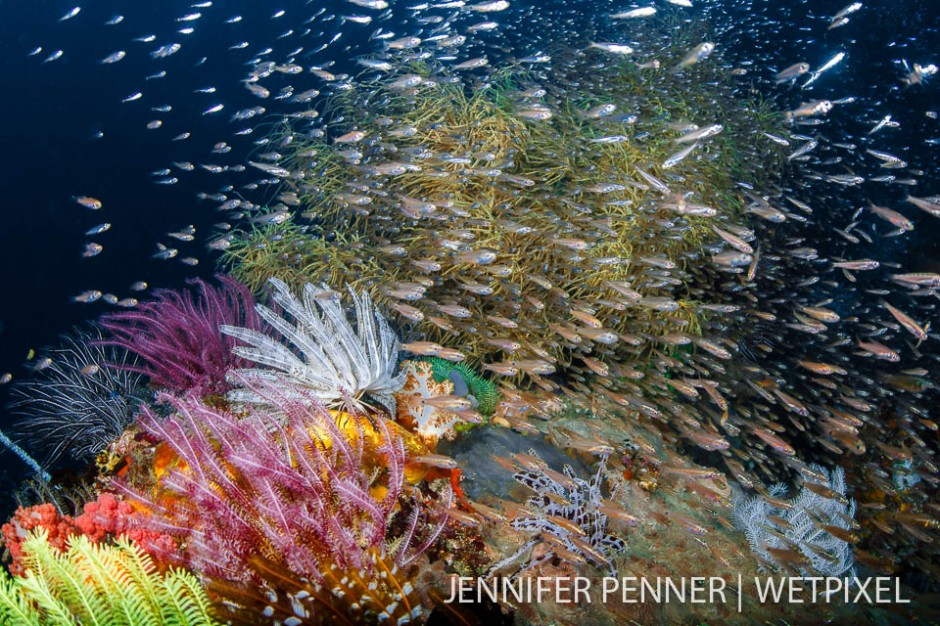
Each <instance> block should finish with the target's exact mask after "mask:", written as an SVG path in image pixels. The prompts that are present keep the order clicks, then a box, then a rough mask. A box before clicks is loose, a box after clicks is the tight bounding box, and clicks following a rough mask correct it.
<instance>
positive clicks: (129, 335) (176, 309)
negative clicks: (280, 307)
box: [101, 275, 261, 395]
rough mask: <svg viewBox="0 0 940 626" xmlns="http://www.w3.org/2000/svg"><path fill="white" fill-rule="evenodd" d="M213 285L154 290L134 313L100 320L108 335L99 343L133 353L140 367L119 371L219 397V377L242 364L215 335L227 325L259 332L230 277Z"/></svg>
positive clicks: (222, 386)
mask: <svg viewBox="0 0 940 626" xmlns="http://www.w3.org/2000/svg"><path fill="white" fill-rule="evenodd" d="M217 280H218V281H219V286H218V287H216V286H212V285H210V284H208V283H206V282H204V281H202V280H199V279H195V280H193V281H191V284H192V285H194V286H195V287H196V289H195V290H185V291H172V290H160V291H157V292H156V294H155V295H156V298H155V299H154V300H151V301H149V302H142V303H140V304H139V305H138V306H137V309H136V310H134V311H126V312H122V313H113V314H111V315H106V316H104V317H103V318H102V320H101V325H102V326H103V327H104V328H105V329H106V330H108V331H109V332H110V334H111V336H110V337H108V338H106V339H104V340H103V341H102V343H103V344H105V345H113V346H119V347H121V348H124V349H125V350H127V351H128V352H130V353H132V354H136V355H138V356H139V357H140V359H141V360H142V361H143V365H137V364H128V363H124V364H121V365H120V367H121V368H122V369H125V370H128V371H132V372H138V373H141V374H145V375H146V376H148V377H149V378H150V380H151V381H152V382H153V383H154V384H155V385H157V386H160V387H164V388H166V389H169V390H171V391H174V392H184V391H189V390H194V391H195V392H196V393H199V394H202V395H205V394H211V393H215V394H219V393H224V392H225V391H227V390H228V386H227V384H226V382H225V374H226V373H227V372H228V371H229V370H230V369H232V368H235V367H245V366H246V365H247V362H246V361H244V360H242V359H240V358H238V357H237V356H235V355H233V354H232V347H233V346H234V344H235V341H234V340H233V339H231V338H229V337H227V336H225V335H223V334H222V333H221V332H220V331H219V327H220V326H222V325H224V324H228V325H234V326H239V327H242V328H247V329H250V330H255V331H257V330H259V329H260V328H261V320H260V319H259V317H258V315H257V313H256V312H255V310H254V298H253V297H252V295H251V292H250V291H249V290H248V289H247V288H246V287H245V286H244V285H242V284H241V283H239V282H238V281H236V280H235V279H233V278H231V277H229V276H224V275H219V276H217Z"/></svg>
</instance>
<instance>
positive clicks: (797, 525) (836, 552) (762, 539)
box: [734, 465, 858, 576]
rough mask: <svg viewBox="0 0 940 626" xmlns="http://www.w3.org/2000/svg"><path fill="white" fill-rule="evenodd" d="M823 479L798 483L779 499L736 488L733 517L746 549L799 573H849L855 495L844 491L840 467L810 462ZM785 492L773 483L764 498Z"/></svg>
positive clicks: (771, 563) (773, 566) (765, 561)
mask: <svg viewBox="0 0 940 626" xmlns="http://www.w3.org/2000/svg"><path fill="white" fill-rule="evenodd" d="M811 467H812V469H814V470H816V471H817V472H819V474H820V476H822V477H824V479H825V481H824V482H823V483H810V482H806V483H804V485H803V487H802V488H801V489H800V492H799V494H797V495H796V496H795V497H793V498H791V499H790V500H788V501H787V502H785V503H784V504H782V505H780V504H774V503H773V502H772V501H771V500H770V499H769V498H765V497H763V496H760V495H756V496H753V497H750V498H748V497H747V496H745V495H744V494H743V493H742V492H741V491H740V490H737V492H736V494H735V498H734V520H735V523H736V525H737V526H738V528H740V529H741V530H742V531H743V532H744V534H745V535H747V540H748V542H749V543H750V544H751V550H753V551H754V553H755V554H756V555H757V557H758V559H760V562H761V563H762V564H763V566H764V567H765V568H767V569H769V570H774V569H779V568H782V569H788V570H791V571H794V572H799V573H800V574H802V575H803V576H816V575H821V576H853V575H854V571H855V567H854V561H855V557H854V555H853V553H852V544H854V543H856V542H857V541H858V536H857V535H856V533H855V531H856V530H857V528H858V524H856V523H855V519H854V518H855V501H854V500H850V499H847V498H846V497H845V471H844V470H843V469H842V468H840V467H836V468H834V469H833V470H832V471H831V472H830V471H827V470H826V469H825V468H823V467H821V466H818V465H814V466H811ZM785 493H786V486H785V485H783V484H778V485H774V486H773V487H772V488H771V490H770V498H773V499H779V498H780V497H782V496H783V495H784V494H785Z"/></svg>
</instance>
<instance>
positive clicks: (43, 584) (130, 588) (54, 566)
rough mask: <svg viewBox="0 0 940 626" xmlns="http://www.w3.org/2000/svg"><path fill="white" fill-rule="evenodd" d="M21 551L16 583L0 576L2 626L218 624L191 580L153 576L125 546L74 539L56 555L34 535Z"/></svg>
mask: <svg viewBox="0 0 940 626" xmlns="http://www.w3.org/2000/svg"><path fill="white" fill-rule="evenodd" d="M23 550H24V554H25V556H24V559H25V563H26V573H25V574H24V575H23V576H10V575H9V574H7V573H6V572H0V621H2V622H3V623H4V624H7V625H9V626H39V625H43V626H71V625H72V624H124V625H127V626H130V625H133V626H165V625H173V626H214V625H216V624H219V623H220V622H218V621H217V620H216V619H215V618H214V617H213V609H212V605H211V603H210V601H209V598H208V597H207V596H206V592H205V590H204V589H203V588H202V587H201V586H200V584H199V581H198V579H196V577H195V576H193V575H192V574H190V573H189V572H186V571H184V570H174V571H170V572H167V573H166V574H165V575H161V574H158V573H157V571H156V568H155V566H154V564H153V561H151V560H150V557H148V556H147V555H146V554H144V553H143V552H141V551H140V549H139V548H137V547H135V546H134V545H133V544H131V543H130V542H128V541H126V540H119V541H118V542H117V544H116V545H114V546H109V545H94V544H92V543H91V541H89V539H88V538H87V537H82V536H77V537H75V538H73V539H72V540H71V542H70V543H69V546H68V549H67V550H66V551H64V552H60V551H59V550H56V549H55V548H53V547H52V546H51V545H50V544H49V543H48V542H47V541H46V535H45V533H44V532H43V531H40V532H39V533H38V534H36V535H33V536H31V537H30V538H28V539H27V540H26V541H25V543H24V544H23Z"/></svg>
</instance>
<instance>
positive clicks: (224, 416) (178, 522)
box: [119, 381, 450, 615]
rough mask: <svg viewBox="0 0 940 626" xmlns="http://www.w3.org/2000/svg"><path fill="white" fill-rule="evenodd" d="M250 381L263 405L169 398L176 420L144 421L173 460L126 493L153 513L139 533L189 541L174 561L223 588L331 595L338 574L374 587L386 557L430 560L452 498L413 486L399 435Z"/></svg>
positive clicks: (379, 421) (311, 397) (347, 600)
mask: <svg viewBox="0 0 940 626" xmlns="http://www.w3.org/2000/svg"><path fill="white" fill-rule="evenodd" d="M242 383H243V384H245V385H248V389H249V390H250V391H251V392H252V393H254V394H257V395H258V397H260V398H263V399H264V401H265V402H264V404H263V405H249V406H246V407H245V409H244V411H239V413H238V414H236V413H233V412H230V411H226V410H222V409H219V408H214V407H210V406H208V405H206V404H205V403H203V402H201V401H200V400H199V399H197V398H193V397H187V398H172V397H170V396H163V397H162V401H164V402H169V403H170V405H171V408H172V411H173V415H172V416H171V417H169V418H163V417H160V416H159V415H157V414H156V413H155V412H154V411H152V410H150V409H146V410H145V411H144V412H143V413H142V415H141V417H140V420H139V421H140V425H141V427H142V428H143V430H144V431H145V433H147V434H148V435H149V436H150V437H152V438H153V439H155V440H157V441H162V442H165V443H166V444H167V445H169V446H170V447H171V448H172V451H173V452H174V453H175V455H176V460H175V461H173V462H171V463H170V464H169V465H168V467H167V472H166V473H165V475H164V476H163V477H162V478H161V479H160V481H159V483H158V485H157V487H156V489H155V490H154V491H152V492H148V491H143V490H139V489H136V488H135V487H134V486H133V485H129V484H127V483H126V482H120V483H119V485H120V489H121V491H122V492H123V493H125V495H126V496H127V497H128V499H130V500H132V501H134V502H135V503H136V506H138V507H141V508H142V509H144V510H147V511H148V516H146V517H143V518H141V519H140V524H141V527H143V528H147V529H149V530H151V531H155V532H159V533H167V534H170V535H173V536H174V537H177V538H178V539H179V540H180V544H181V545H182V546H183V547H182V550H181V551H180V552H179V553H177V554H173V555H169V556H170V558H172V559H174V560H175V561H176V562H179V563H181V564H185V565H186V566H187V567H190V568H192V569H195V570H197V571H199V572H202V573H203V574H204V575H206V576H209V577H211V578H213V579H216V580H217V581H221V583H227V584H230V585H235V586H245V585H247V586H248V587H251V586H257V585H263V586H265V588H268V587H270V588H271V590H273V591H276V590H278V589H282V588H283V585H282V583H281V582H280V577H287V578H292V579H298V581H299V582H297V583H296V585H300V584H301V583H303V584H304V585H312V586H314V587H317V588H318V589H320V590H321V591H323V590H325V593H327V594H328V595H329V594H330V593H331V591H330V589H331V587H330V580H332V577H333V576H334V572H336V573H337V574H335V575H336V576H338V577H339V578H342V577H343V575H344V574H349V575H351V574H355V575H356V576H358V577H360V578H362V579H364V580H376V581H377V580H378V578H383V577H384V574H382V567H384V566H383V564H384V563H387V560H388V559H391V561H392V562H394V563H395V564H397V565H398V566H399V567H400V568H406V567H407V566H409V565H410V564H411V563H413V562H415V560H416V559H419V558H420V557H421V555H422V554H423V553H424V552H425V551H426V550H427V549H428V547H429V546H430V545H431V543H433V542H434V540H435V539H436V537H437V536H438V534H439V533H440V531H441V529H442V528H443V524H444V522H445V521H446V519H447V513H446V512H447V510H448V509H449V507H450V492H449V490H445V491H443V492H440V493H438V492H434V491H430V490H421V491H418V490H413V489H411V488H410V487H409V486H408V483H407V481H406V463H407V461H408V459H407V452H406V449H407V446H406V443H405V441H404V440H403V439H402V437H401V436H400V435H398V434H397V431H395V430H394V429H392V428H390V425H388V424H386V422H385V421H384V419H383V418H381V417H379V416H375V417H374V420H375V424H376V426H375V435H376V436H377V437H376V438H375V439H373V438H372V437H370V436H366V435H367V434H368V433H365V432H364V431H363V430H362V429H360V428H358V426H357V424H358V422H357V421H356V420H346V421H345V424H342V425H341V424H339V423H338V420H337V419H336V418H335V417H334V416H333V415H331V414H330V413H328V412H327V411H326V410H325V409H324V408H323V407H322V406H320V405H318V404H317V403H316V398H317V396H316V394H315V392H313V391H310V392H304V391H297V390H292V391H288V392H286V393H285V392H284V391H282V390H280V389H279V388H277V387H276V386H275V385H274V384H273V383H267V382H265V381H255V382H249V381H242ZM346 428H352V434H350V432H347V430H345V429H346ZM256 557H257V558H260V559H262V561H257V560H256ZM265 563H267V565H265ZM272 573H276V574H277V577H275V578H273V579H272V578H271V575H272ZM404 595H408V594H407V593H406V594H404ZM334 601H335V602H339V603H340V604H341V605H342V606H343V607H344V609H343V610H344V611H346V612H347V613H349V614H350V615H351V614H354V613H356V612H357V611H358V610H359V609H360V608H361V607H360V606H359V605H358V601H359V600H358V598H357V597H353V596H350V597H340V596H337V597H336V598H335V599H334Z"/></svg>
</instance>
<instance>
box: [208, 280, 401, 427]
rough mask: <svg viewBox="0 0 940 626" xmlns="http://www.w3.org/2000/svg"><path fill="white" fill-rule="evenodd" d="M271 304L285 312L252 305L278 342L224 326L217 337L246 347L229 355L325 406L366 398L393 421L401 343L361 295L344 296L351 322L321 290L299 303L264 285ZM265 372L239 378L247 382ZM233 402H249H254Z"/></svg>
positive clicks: (275, 283) (307, 292) (277, 286)
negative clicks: (296, 387)
mask: <svg viewBox="0 0 940 626" xmlns="http://www.w3.org/2000/svg"><path fill="white" fill-rule="evenodd" d="M268 282H269V284H270V286H271V291H272V296H271V297H272V300H273V301H274V303H275V304H276V305H277V306H278V307H280V309H281V311H282V312H277V311H275V310H274V309H272V308H270V307H267V306H265V305H263V304H258V305H256V309H257V311H258V314H259V315H260V316H261V318H262V319H263V320H264V321H265V322H267V324H268V325H269V326H270V327H271V328H273V329H274V330H276V331H277V332H278V333H279V334H280V335H281V337H282V338H283V342H281V341H278V340H277V339H275V338H273V337H271V336H269V335H266V334H264V333H261V332H258V331H255V330H251V329H248V328H239V327H235V326H222V327H221V331H222V332H223V333H225V334H226V335H229V336H231V337H234V338H236V339H238V340H239V341H241V342H242V343H244V344H247V345H239V346H236V347H235V348H234V352H235V354H236V355H238V356H240V357H242V358H244V359H246V360H249V361H252V362H254V363H257V364H259V365H262V366H265V367H267V368H271V369H274V370H277V371H278V372H280V373H281V374H283V375H284V377H285V378H286V379H287V380H288V381H290V382H293V383H294V384H297V385H300V386H302V387H306V388H308V389H310V390H312V391H313V393H314V395H315V396H316V397H317V398H318V399H320V400H322V401H324V402H325V403H327V404H335V403H337V402H340V401H341V400H342V399H343V397H344V396H349V397H352V398H353V399H355V400H357V401H358V400H359V399H361V397H362V396H363V395H365V394H369V395H370V396H371V397H372V398H374V399H375V400H376V401H377V402H379V403H380V404H382V405H384V406H386V407H387V408H388V409H389V410H390V411H391V412H392V413H394V398H393V397H392V393H394V392H395V391H396V390H397V389H398V388H399V387H401V384H402V380H403V377H402V375H401V374H397V375H396V374H395V366H396V363H397V359H398V338H397V337H396V336H395V333H394V331H392V329H391V327H390V326H389V325H388V322H387V321H386V319H385V317H384V316H383V315H382V313H381V312H380V311H379V310H378V309H376V308H375V306H374V304H373V303H372V299H371V298H370V297H369V294H368V293H366V292H361V293H357V292H356V291H354V290H353V289H351V288H350V289H349V294H350V296H351V299H352V303H353V310H354V313H355V321H353V320H351V319H350V317H349V316H348V315H347V313H346V311H345V310H344V308H343V306H342V303H341V302H340V300H339V298H337V297H335V296H334V292H332V291H331V290H329V288H328V287H327V286H326V285H322V286H320V287H316V286H314V285H312V284H310V283H307V284H306V285H305V286H304V287H303V290H302V293H301V295H300V297H297V296H296V295H294V294H293V293H292V292H291V291H290V288H289V287H288V286H287V284H285V283H284V282H283V281H281V280H279V279H277V278H271V279H270V280H269V281H268ZM262 371H263V370H260V371H259V370H250V369H249V370H240V371H239V372H238V374H240V375H243V376H246V377H249V378H250V377H252V376H254V375H262V376H269V373H265V374H262ZM235 398H236V399H239V400H243V401H246V400H247V401H251V394H250V393H249V394H244V393H237V394H236V396H235Z"/></svg>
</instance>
